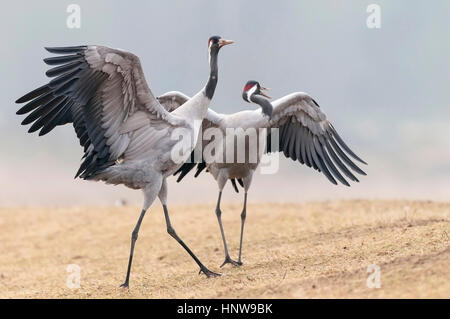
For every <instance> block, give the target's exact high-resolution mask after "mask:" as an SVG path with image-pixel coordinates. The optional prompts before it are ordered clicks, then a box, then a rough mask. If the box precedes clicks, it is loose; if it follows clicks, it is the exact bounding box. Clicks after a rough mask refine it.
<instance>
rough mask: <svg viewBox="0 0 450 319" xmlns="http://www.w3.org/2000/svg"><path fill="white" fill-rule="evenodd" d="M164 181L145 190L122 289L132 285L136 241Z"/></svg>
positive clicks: (155, 183) (133, 233)
mask: <svg viewBox="0 0 450 319" xmlns="http://www.w3.org/2000/svg"><path fill="white" fill-rule="evenodd" d="M161 183H162V179H159V180H157V181H156V182H154V183H153V184H152V185H149V187H146V188H145V189H143V192H144V206H143V208H142V211H141V215H140V216H139V219H138V221H137V224H136V226H135V227H134V229H133V232H132V233H131V247H130V257H129V259H128V268H127V276H126V278H125V282H124V283H123V284H121V285H120V287H123V288H128V287H129V283H130V272H131V264H132V263H133V253H134V245H135V244H136V240H137V239H138V234H139V228H141V223H142V220H143V219H144V216H145V213H146V212H147V210H148V208H149V207H150V205H151V204H152V203H153V201H154V200H155V198H156V195H157V194H158V191H159V190H160V188H161Z"/></svg>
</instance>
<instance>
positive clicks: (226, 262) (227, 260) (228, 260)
mask: <svg viewBox="0 0 450 319" xmlns="http://www.w3.org/2000/svg"><path fill="white" fill-rule="evenodd" d="M226 264H232V265H233V266H242V263H241V262H238V261H234V260H233V259H231V258H230V256H226V257H225V260H224V262H223V263H222V265H220V268H222V267H223V266H225V265H226Z"/></svg>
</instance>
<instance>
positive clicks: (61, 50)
mask: <svg viewBox="0 0 450 319" xmlns="http://www.w3.org/2000/svg"><path fill="white" fill-rule="evenodd" d="M86 49H87V46H86V45H80V46H72V47H45V50H47V51H48V52H50V53H55V54H65V53H79V52H83V51H84V50H86Z"/></svg>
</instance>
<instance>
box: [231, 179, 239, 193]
mask: <svg viewBox="0 0 450 319" xmlns="http://www.w3.org/2000/svg"><path fill="white" fill-rule="evenodd" d="M231 184H232V185H233V187H234V190H235V191H236V193H239V189H238V187H237V185H236V180H235V179H234V178H233V179H231Z"/></svg>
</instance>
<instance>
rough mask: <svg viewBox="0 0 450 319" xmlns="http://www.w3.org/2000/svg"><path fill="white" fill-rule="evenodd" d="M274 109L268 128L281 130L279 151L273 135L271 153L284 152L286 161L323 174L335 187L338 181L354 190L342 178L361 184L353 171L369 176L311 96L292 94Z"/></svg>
mask: <svg viewBox="0 0 450 319" xmlns="http://www.w3.org/2000/svg"><path fill="white" fill-rule="evenodd" d="M272 105H273V107H274V108H273V112H272V117H271V119H270V120H269V122H268V125H266V126H267V127H269V128H279V143H278V147H275V146H272V145H271V136H270V135H269V136H268V138H267V150H268V152H283V154H284V155H285V156H286V157H288V158H291V159H292V160H294V161H297V160H298V161H299V162H300V163H302V164H306V165H307V166H309V167H313V168H314V169H316V170H318V171H320V172H322V173H323V174H324V175H325V176H326V177H327V178H328V179H329V180H330V182H332V183H333V184H337V182H336V179H337V180H339V181H340V182H341V183H342V184H344V185H347V186H350V185H349V183H348V182H347V180H346V179H345V178H344V176H343V175H342V174H344V175H345V176H347V177H348V178H349V179H350V180H352V181H355V182H358V179H357V178H356V176H355V175H354V174H353V173H352V172H351V170H350V169H349V168H351V169H352V170H353V171H355V172H357V173H359V174H361V175H366V173H364V171H362V170H361V169H360V168H359V167H358V166H357V165H356V164H355V163H354V162H353V161H352V159H351V158H349V156H350V157H352V158H353V159H354V160H357V161H359V162H361V163H364V164H366V162H364V161H363V160H362V159H361V158H359V157H358V156H357V155H356V154H355V153H354V152H353V151H352V150H351V149H350V148H349V147H348V146H347V145H346V144H345V142H344V141H343V140H342V138H341V137H340V136H339V134H338V133H337V131H336V129H335V128H334V127H333V125H332V124H331V123H330V122H329V121H328V120H327V118H326V116H325V114H324V113H323V112H322V111H321V110H320V107H319V105H318V104H317V102H316V101H314V99H312V98H311V97H310V96H309V95H308V94H306V93H301V92H296V93H292V94H289V95H287V96H285V97H283V98H281V99H278V100H276V101H274V102H273V103H272ZM347 166H348V167H349V168H348V167H347Z"/></svg>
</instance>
